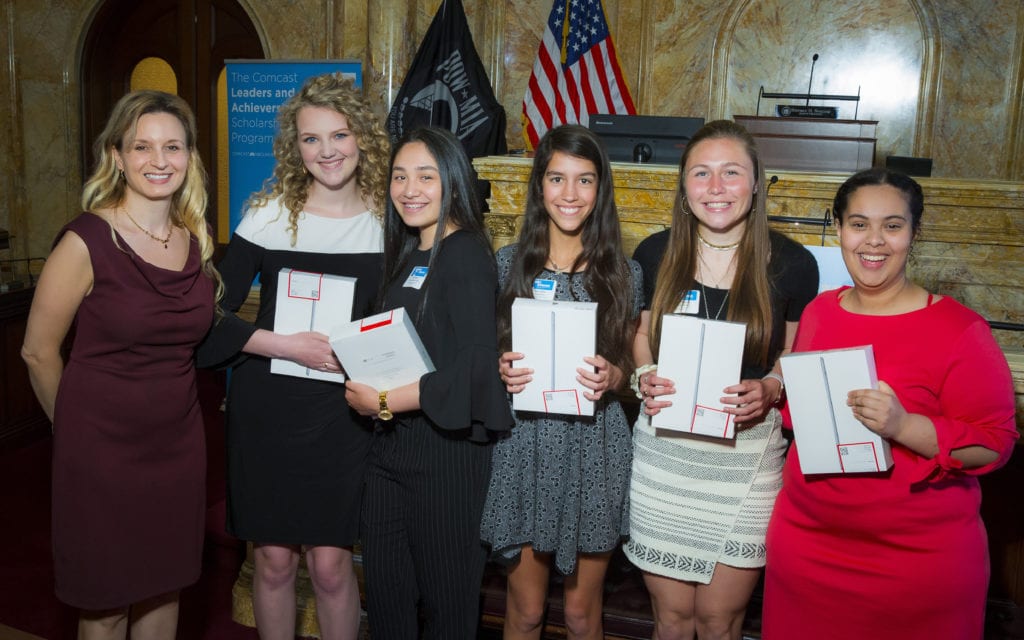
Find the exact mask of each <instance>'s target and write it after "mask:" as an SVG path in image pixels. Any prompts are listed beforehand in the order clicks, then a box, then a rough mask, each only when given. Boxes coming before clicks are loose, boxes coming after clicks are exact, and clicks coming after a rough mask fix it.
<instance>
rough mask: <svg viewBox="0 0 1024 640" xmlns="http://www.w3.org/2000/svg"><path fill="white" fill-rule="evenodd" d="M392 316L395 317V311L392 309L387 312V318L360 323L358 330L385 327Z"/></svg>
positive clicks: (389, 322)
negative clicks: (371, 322)
mask: <svg viewBox="0 0 1024 640" xmlns="http://www.w3.org/2000/svg"><path fill="white" fill-rule="evenodd" d="M394 317H395V312H394V311H390V312H388V317H387V320H381V321H380V322H374V323H373V324H363V325H360V326H359V332H360V333H362V332H364V331H372V330H374V329H377V328H379V327H386V326H388V325H389V324H391V322H392V321H393V320H394Z"/></svg>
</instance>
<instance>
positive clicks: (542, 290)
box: [533, 278, 558, 301]
mask: <svg viewBox="0 0 1024 640" xmlns="http://www.w3.org/2000/svg"><path fill="white" fill-rule="evenodd" d="M557 286H558V283H557V282H555V281H554V280H545V279H544V278H536V279H534V281H533V298H534V299H535V300H549V301H550V300H554V299H555V289H556V287H557Z"/></svg>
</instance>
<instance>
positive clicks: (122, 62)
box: [80, 0, 265, 227]
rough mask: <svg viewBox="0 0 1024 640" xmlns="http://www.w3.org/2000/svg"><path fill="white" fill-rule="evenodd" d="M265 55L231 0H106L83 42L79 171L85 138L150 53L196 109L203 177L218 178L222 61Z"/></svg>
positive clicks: (88, 147) (94, 132)
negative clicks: (164, 66)
mask: <svg viewBox="0 0 1024 640" xmlns="http://www.w3.org/2000/svg"><path fill="white" fill-rule="evenodd" d="M264 57H265V56H264V51H263V46H262V44H261V43H260V37H259V34H258V32H257V30H256V28H255V26H254V25H253V23H252V21H251V20H250V19H249V16H248V15H247V14H246V12H245V10H244V9H243V8H242V7H241V6H240V5H239V3H238V2H236V0H147V1H146V2H138V1H137V0H106V2H104V3H103V4H102V5H101V6H100V7H99V8H98V9H97V11H96V14H95V16H94V17H93V20H92V23H91V25H90V27H89V31H88V33H87V34H86V36H85V41H84V44H83V47H82V56H81V69H80V71H81V79H82V170H83V172H85V173H88V172H89V171H90V169H91V167H92V162H93V158H92V142H93V140H95V139H96V136H98V135H99V132H100V130H101V129H102V128H103V125H104V124H105V122H106V119H107V116H108V115H109V114H110V109H111V108H112V107H113V106H114V103H115V102H116V101H117V100H118V99H119V98H120V97H121V96H122V95H124V94H125V93H126V92H127V91H128V90H129V88H130V80H131V77H132V72H133V71H134V70H135V69H136V67H137V66H138V65H139V63H140V62H141V61H143V60H146V59H153V58H155V59H158V60H162V61H163V62H165V63H166V65H167V66H168V67H169V68H170V70H171V72H173V74H174V80H175V84H176V86H177V93H178V95H180V96H181V97H182V98H184V99H185V100H186V101H188V103H189V104H190V105H192V108H193V109H194V110H195V113H196V120H197V125H198V128H199V140H198V146H199V153H200V155H201V156H202V158H203V162H204V163H205V164H206V167H207V171H208V172H209V174H210V176H211V177H213V176H217V175H218V166H217V163H218V158H217V154H216V153H215V149H214V148H215V141H216V140H217V108H218V107H217V80H218V77H219V76H220V74H221V71H222V70H223V68H224V61H225V60H227V59H233V58H250V59H262V58H264ZM210 186H211V192H212V193H211V197H210V208H211V210H210V212H209V215H208V219H209V220H210V223H211V224H213V225H214V226H215V227H216V224H217V219H218V216H217V212H216V207H217V202H218V198H217V197H216V191H217V188H218V185H216V184H215V183H211V185H210ZM225 188H226V186H225Z"/></svg>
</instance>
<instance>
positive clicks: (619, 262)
mask: <svg viewBox="0 0 1024 640" xmlns="http://www.w3.org/2000/svg"><path fill="white" fill-rule="evenodd" d="M556 151H557V152H561V153H564V154H566V155H570V156H574V157H577V158H582V159H584V160H589V161H590V162H592V163H593V164H594V167H595V169H596V170H597V197H596V199H595V201H594V210H593V211H592V212H591V213H590V215H589V216H588V217H587V219H586V221H585V222H584V223H583V229H582V237H581V239H582V241H583V252H582V253H580V255H579V257H578V258H576V261H575V262H574V263H573V265H572V268H571V269H570V270H569V273H575V271H576V269H577V268H578V267H579V266H580V265H583V264H585V265H587V267H586V270H585V271H584V272H583V286H584V289H585V290H586V292H587V294H589V295H590V297H591V298H592V299H593V300H594V301H595V302H597V304H598V305H599V309H600V313H599V314H598V322H597V349H598V353H600V354H601V355H603V356H604V357H605V358H607V359H608V360H609V361H610V362H612V363H613V364H615V365H616V366H618V367H619V368H620V369H622V370H623V371H630V370H632V368H633V367H632V364H631V363H632V356H631V349H630V346H631V345H632V342H633V331H634V328H635V327H634V322H633V317H632V315H633V313H632V312H633V308H632V299H631V292H632V291H633V284H632V280H631V275H630V270H629V264H628V263H627V261H626V257H625V255H624V254H623V253H622V233H621V231H620V230H619V216H618V212H617V210H616V208H615V195H614V191H613V189H612V172H611V167H610V165H609V163H608V154H607V152H606V151H605V148H604V145H603V144H602V143H601V141H600V140H599V139H598V137H597V136H596V135H594V133H592V132H591V131H590V130H589V129H587V128H585V127H581V126H579V125H563V126H560V127H556V128H554V129H551V130H549V131H548V132H547V133H546V134H545V135H544V137H543V138H542V139H541V141H540V143H539V144H538V145H537V149H536V153H535V155H534V160H533V169H532V170H531V171H530V180H529V183H528V186H527V194H526V211H525V213H524V214H523V222H522V227H521V228H520V230H519V240H518V249H517V251H516V255H515V258H514V259H513V261H512V265H511V269H510V272H509V278H508V281H507V282H506V283H505V286H504V288H503V289H502V291H501V294H500V295H499V296H498V347H499V349H500V350H502V351H508V350H509V349H510V348H511V345H512V327H511V323H512V320H511V316H512V302H513V301H514V300H515V299H516V298H517V297H522V298H529V297H532V291H533V280H534V278H536V277H537V276H538V275H540V272H541V271H542V270H543V269H544V265H545V263H546V262H547V260H548V251H549V247H550V233H549V226H548V225H549V219H548V212H547V209H546V208H545V207H544V174H545V172H546V171H547V168H548V163H549V162H550V161H551V157H552V156H553V155H554V154H555V152H556ZM571 290H572V289H571V288H570V292H571Z"/></svg>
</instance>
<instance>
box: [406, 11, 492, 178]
mask: <svg viewBox="0 0 1024 640" xmlns="http://www.w3.org/2000/svg"><path fill="white" fill-rule="evenodd" d="M428 125H430V126H436V127H442V128H445V129H448V130H449V131H451V132H452V133H454V134H455V135H456V136H457V137H458V139H459V140H461V141H462V146H463V148H465V150H466V153H467V154H468V155H469V157H470V158H476V157H479V156H486V155H495V154H503V153H506V152H507V151H508V146H507V144H506V142H505V110H504V109H503V108H502V107H501V104H500V103H498V100H497V99H496V98H495V97H494V92H493V91H492V90H491V83H490V81H489V80H488V78H487V73H486V72H485V71H484V65H483V63H481V62H480V57H479V56H478V55H477V54H476V47H474V46H473V36H472V35H471V34H470V32H469V24H468V23H467V22H466V11H465V9H463V7H462V0H445V2H443V3H442V4H441V8H440V9H438V10H437V14H436V15H435V16H434V20H433V22H431V23H430V28H429V29H428V30H427V35H426V36H424V38H423V42H422V43H421V44H420V49H419V51H417V52H416V57H415V58H413V61H412V66H411V67H409V73H408V74H407V75H406V76H405V82H403V83H402V88H401V89H399V91H398V96H397V97H396V98H395V102H394V105H393V106H392V107H391V113H390V114H389V115H388V131H389V132H390V133H391V136H392V138H393V139H394V140H397V139H398V138H401V137H402V135H403V134H404V133H405V132H406V131H411V130H413V129H415V128H417V127H422V126H428Z"/></svg>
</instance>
